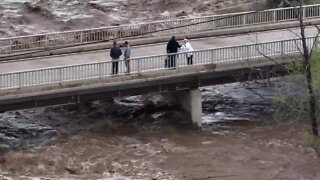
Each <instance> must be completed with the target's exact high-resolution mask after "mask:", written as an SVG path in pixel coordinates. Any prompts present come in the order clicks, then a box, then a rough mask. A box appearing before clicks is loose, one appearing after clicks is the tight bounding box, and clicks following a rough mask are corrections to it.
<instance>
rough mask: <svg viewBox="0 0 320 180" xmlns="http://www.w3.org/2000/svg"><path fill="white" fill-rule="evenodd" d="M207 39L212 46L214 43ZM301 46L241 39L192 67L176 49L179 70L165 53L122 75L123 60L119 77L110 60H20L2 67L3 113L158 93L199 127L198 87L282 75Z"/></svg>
mask: <svg viewBox="0 0 320 180" xmlns="http://www.w3.org/2000/svg"><path fill="white" fill-rule="evenodd" d="M308 33H309V35H310V34H311V35H312V34H314V33H315V32H314V29H311V28H310V29H308ZM285 34H288V33H285ZM226 38H227V37H226ZM274 38H278V37H274ZM314 40H315V37H309V38H308V39H307V43H308V46H309V47H312V46H313V44H314ZM203 41H204V42H206V41H207V39H205V40H203ZM230 42H233V41H230ZM207 43H209V44H211V43H210V41H209V42H207ZM160 46H162V45H160ZM205 47H207V46H205ZM208 47H211V46H208ZM299 49H301V42H300V41H299V39H292V38H289V39H287V40H280V41H272V42H262V43H251V44H248V45H242V44H241V43H240V45H238V46H228V47H220V48H211V49H210V48H209V49H203V50H197V51H194V64H193V65H187V63H186V54H185V53H183V52H182V53H178V54H176V56H177V66H176V68H166V67H164V60H165V59H166V57H167V54H163V55H153V56H144V57H137V58H133V59H131V69H132V73H131V74H130V75H127V74H125V73H124V62H123V61H120V62H119V66H120V72H119V74H118V75H116V76H114V75H111V65H112V63H111V62H110V61H102V62H90V63H80V64H78V65H74V64H72V65H63V66H53V67H48V64H45V67H41V65H40V64H41V63H40V64H39V67H40V69H30V70H25V69H24V70H21V69H19V68H21V67H18V65H19V63H21V62H17V63H18V64H16V65H15V66H12V67H11V68H14V67H16V69H15V70H17V71H16V72H12V69H11V71H10V70H9V71H7V69H9V68H1V71H2V72H1V74H0V111H8V110H17V109H23V108H34V107H42V106H50V105H59V104H74V103H82V102H88V101H92V100H99V99H108V98H113V97H123V96H130V95H138V94H145V93H150V92H160V93H171V94H173V95H174V97H176V99H177V102H180V104H181V106H182V107H183V108H184V109H185V110H186V111H187V112H189V113H190V117H191V119H192V120H193V122H194V123H196V124H198V125H199V124H200V120H201V114H202V113H201V93H200V90H198V87H202V86H208V85H214V84H219V83H229V82H236V81H244V80H252V79H256V78H267V77H270V74H272V77H273V76H280V75H284V74H286V71H285V70H284V68H283V66H282V65H281V64H285V63H287V62H289V61H292V60H296V59H297V58H298V57H299V55H300V53H299ZM144 52H145V50H144ZM265 56H269V57H271V58H273V59H274V60H275V61H270V60H268V59H267V58H265ZM89 57H90V56H89ZM66 59H70V56H66ZM44 61H45V60H44ZM25 62H30V61H25ZM37 62H41V61H37ZM52 62H58V60H55V61H52ZM72 63H74V61H73V62H72ZM8 64H12V63H8ZM13 64H14V63H13ZM4 65H5V64H1V66H2V67H5V66H4ZM22 66H23V67H22V69H23V68H25V67H24V65H22Z"/></svg>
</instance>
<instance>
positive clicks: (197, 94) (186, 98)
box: [174, 88, 202, 127]
mask: <svg viewBox="0 0 320 180" xmlns="http://www.w3.org/2000/svg"><path fill="white" fill-rule="evenodd" d="M174 96H175V97H176V100H177V101H176V102H177V103H178V105H180V106H181V107H182V109H184V110H185V111H186V112H188V113H189V115H190V117H191V120H192V122H193V124H194V125H196V126H198V127H201V124H202V123H201V120H202V94H201V91H200V89H198V88H197V89H190V90H184V91H178V92H175V93H174Z"/></svg>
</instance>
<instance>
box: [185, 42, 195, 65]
mask: <svg viewBox="0 0 320 180" xmlns="http://www.w3.org/2000/svg"><path fill="white" fill-rule="evenodd" d="M184 43H185V44H184V45H183V46H182V48H183V49H184V50H185V51H186V52H187V54H186V56H187V63H188V65H192V64H193V53H192V52H193V51H194V49H193V48H192V46H191V44H190V42H189V40H188V39H187V38H185V39H184Z"/></svg>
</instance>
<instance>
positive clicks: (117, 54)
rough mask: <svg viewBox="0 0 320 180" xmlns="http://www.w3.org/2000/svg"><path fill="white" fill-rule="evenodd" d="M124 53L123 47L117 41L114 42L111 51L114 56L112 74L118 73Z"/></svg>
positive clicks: (112, 56) (111, 55)
mask: <svg viewBox="0 0 320 180" xmlns="http://www.w3.org/2000/svg"><path fill="white" fill-rule="evenodd" d="M121 55H122V51H121V49H120V48H119V47H118V45H117V42H116V41H114V42H113V47H112V48H111V51H110V57H111V58H112V74H113V75H114V74H118V69H119V58H120V56H121Z"/></svg>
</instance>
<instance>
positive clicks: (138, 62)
mask: <svg viewBox="0 0 320 180" xmlns="http://www.w3.org/2000/svg"><path fill="white" fill-rule="evenodd" d="M137 64H138V65H137V66H138V69H137V71H138V73H140V59H137Z"/></svg>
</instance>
